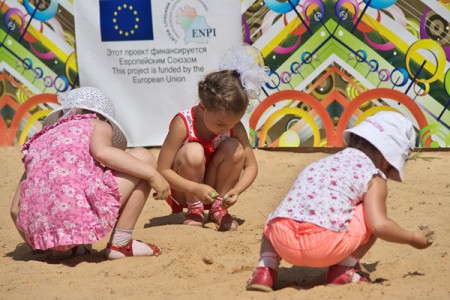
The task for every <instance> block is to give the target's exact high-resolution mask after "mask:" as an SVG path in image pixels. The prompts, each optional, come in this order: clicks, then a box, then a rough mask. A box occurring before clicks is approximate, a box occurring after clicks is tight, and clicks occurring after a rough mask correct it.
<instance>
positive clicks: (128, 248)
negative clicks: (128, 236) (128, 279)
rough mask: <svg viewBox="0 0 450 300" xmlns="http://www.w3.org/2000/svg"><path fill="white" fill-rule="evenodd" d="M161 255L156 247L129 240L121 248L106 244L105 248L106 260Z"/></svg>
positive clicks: (160, 251)
mask: <svg viewBox="0 0 450 300" xmlns="http://www.w3.org/2000/svg"><path fill="white" fill-rule="evenodd" d="M146 248H147V249H146ZM133 249H134V250H135V251H133ZM161 253H162V250H161V249H160V248H159V247H158V246H156V245H153V244H145V243H142V242H141V241H136V240H130V241H129V242H128V244H126V245H125V246H123V247H117V246H115V245H113V244H111V243H108V244H107V246H106V258H107V259H119V258H124V257H130V256H159V255H160V254H161Z"/></svg>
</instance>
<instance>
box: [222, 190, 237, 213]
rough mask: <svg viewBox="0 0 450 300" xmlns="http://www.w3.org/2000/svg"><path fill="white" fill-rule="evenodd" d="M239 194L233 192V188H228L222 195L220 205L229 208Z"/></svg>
mask: <svg viewBox="0 0 450 300" xmlns="http://www.w3.org/2000/svg"><path fill="white" fill-rule="evenodd" d="M238 196H239V194H237V193H235V192H234V191H233V190H230V191H229V192H228V193H227V194H226V195H225V196H223V201H222V206H223V208H225V209H228V208H230V207H231V206H233V205H235V204H236V202H237V201H238Z"/></svg>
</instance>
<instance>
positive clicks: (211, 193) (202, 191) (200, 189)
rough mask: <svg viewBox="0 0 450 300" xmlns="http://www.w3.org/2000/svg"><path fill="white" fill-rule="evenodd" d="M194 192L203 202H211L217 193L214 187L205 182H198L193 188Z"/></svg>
mask: <svg viewBox="0 0 450 300" xmlns="http://www.w3.org/2000/svg"><path fill="white" fill-rule="evenodd" d="M194 194H195V195H196V196H197V198H198V199H199V200H200V201H201V202H202V203H204V204H211V203H213V202H214V200H215V198H216V197H217V196H218V195H219V194H218V193H217V192H216V190H215V189H213V188H212V187H210V186H209V185H207V184H201V183H200V184H198V185H197V187H196V188H195V190H194Z"/></svg>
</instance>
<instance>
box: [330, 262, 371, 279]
mask: <svg viewBox="0 0 450 300" xmlns="http://www.w3.org/2000/svg"><path fill="white" fill-rule="evenodd" d="M355 282H370V279H369V278H367V277H366V275H365V274H364V273H363V272H362V271H361V270H358V269H357V268H355V267H347V266H341V265H332V266H330V267H329V268H328V274H327V279H326V283H328V284H348V283H355Z"/></svg>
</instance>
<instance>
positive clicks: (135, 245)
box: [106, 148, 161, 259]
mask: <svg viewBox="0 0 450 300" xmlns="http://www.w3.org/2000/svg"><path fill="white" fill-rule="evenodd" d="M129 153H130V154H131V155H133V156H135V157H137V158H139V159H140V160H142V162H143V163H146V164H150V165H151V166H153V167H154V168H155V169H156V160H155V158H154V156H153V155H152V154H151V153H150V152H149V151H147V150H145V149H143V148H135V149H132V150H130V151H129ZM116 176H117V181H118V185H119V191H120V194H121V196H122V197H121V202H122V208H121V209H120V213H119V218H118V220H117V223H116V226H115V228H114V231H113V233H112V235H111V239H110V242H109V243H108V246H107V251H106V256H107V258H109V259H117V258H123V257H126V256H151V255H158V254H159V253H160V251H161V250H160V249H159V248H158V247H156V246H154V245H147V244H144V243H141V242H139V241H135V240H132V239H131V236H132V233H133V229H134V227H135V226H136V222H137V220H138V218H139V216H140V214H141V212H142V209H143V208H144V205H145V202H146V201H147V198H148V196H149V194H150V190H151V187H150V186H149V185H148V183H147V182H146V181H143V180H141V179H139V178H136V177H133V176H130V175H128V174H123V173H116Z"/></svg>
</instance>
